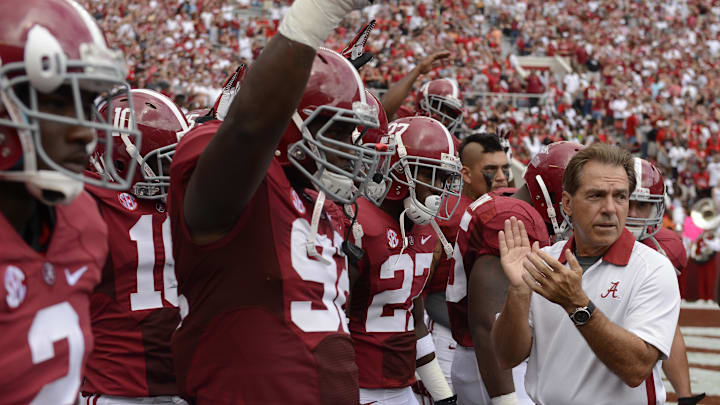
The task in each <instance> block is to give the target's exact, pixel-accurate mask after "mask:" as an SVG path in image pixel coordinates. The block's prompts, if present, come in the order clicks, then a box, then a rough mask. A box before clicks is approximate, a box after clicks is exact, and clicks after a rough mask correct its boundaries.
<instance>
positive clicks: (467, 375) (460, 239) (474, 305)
mask: <svg viewBox="0 0 720 405" xmlns="http://www.w3.org/2000/svg"><path fill="white" fill-rule="evenodd" d="M581 149H582V146H580V145H578V144H575V143H571V142H556V143H553V144H550V145H548V146H547V148H546V149H545V150H543V151H541V152H540V153H538V154H537V155H536V156H535V157H534V158H533V159H532V160H531V161H530V164H529V165H528V168H527V171H526V173H525V182H526V184H525V186H523V187H521V188H520V189H518V190H517V192H516V193H515V194H513V195H512V196H505V195H502V194H501V193H490V194H485V195H483V196H481V197H480V198H478V199H477V200H475V201H474V202H473V203H472V204H470V206H469V207H468V209H467V210H466V212H465V213H464V214H463V217H462V218H461V220H460V225H459V227H460V229H459V231H458V235H457V242H456V246H455V255H454V257H453V258H454V260H455V264H454V267H453V271H452V272H451V274H450V276H449V278H448V285H447V288H446V298H447V301H448V312H449V315H450V325H451V329H452V333H453V338H454V339H455V340H456V341H457V342H458V345H459V346H458V350H457V351H456V353H455V359H454V361H453V366H452V379H453V387H454V388H455V392H456V393H457V394H458V403H461V404H489V403H491V402H492V403H494V404H497V403H517V401H522V402H523V403H525V402H526V401H529V399H527V398H526V396H527V394H525V393H524V389H522V387H523V386H522V380H519V381H518V379H516V381H518V383H517V384H515V383H513V373H511V372H510V371H509V370H503V369H501V368H500V367H499V365H498V363H497V360H496V359H495V355H494V351H493V347H492V342H491V338H490V331H491V328H492V324H493V322H494V320H495V314H497V313H498V312H500V310H501V307H502V304H503V302H504V297H505V293H506V290H507V287H508V280H507V277H506V276H505V274H504V272H503V270H502V268H501V266H500V257H499V256H500V253H499V250H498V249H499V245H498V238H497V234H498V231H500V230H502V229H504V223H505V220H506V219H509V218H511V217H515V218H517V219H518V221H522V222H523V224H524V225H525V228H526V229H527V233H528V237H529V238H530V239H531V240H533V241H538V242H539V243H540V245H541V246H544V245H547V244H548V243H549V242H550V237H549V233H548V229H550V230H551V234H552V235H553V237H556V238H560V237H563V236H564V233H565V232H566V231H567V230H568V229H569V226H568V225H567V222H566V221H565V220H564V219H563V217H562V216H559V215H560V214H558V213H559V211H560V202H561V199H562V174H563V172H564V170H565V166H566V165H567V162H569V161H570V159H571V158H572V156H574V155H575V153H577V152H578V151H579V150H581ZM498 191H499V190H498ZM503 194H504V193H503ZM478 371H479V374H478ZM515 373H516V374H524V371H523V370H521V369H519V370H517V371H515ZM518 377H519V376H518ZM478 380H481V381H482V382H483V383H482V384H478V383H477V382H478ZM516 387H517V390H516ZM516 391H517V394H516V393H515V392H516Z"/></svg>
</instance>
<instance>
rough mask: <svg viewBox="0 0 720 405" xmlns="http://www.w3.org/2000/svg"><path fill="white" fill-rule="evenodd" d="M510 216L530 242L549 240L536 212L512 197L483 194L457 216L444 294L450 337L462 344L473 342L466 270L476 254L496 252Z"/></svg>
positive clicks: (469, 344)
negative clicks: (453, 245)
mask: <svg viewBox="0 0 720 405" xmlns="http://www.w3.org/2000/svg"><path fill="white" fill-rule="evenodd" d="M513 216H514V217H515V218H517V219H518V220H519V221H522V223H523V224H524V225H525V229H527V233H528V238H529V239H530V243H531V244H532V243H533V242H535V241H538V242H540V247H544V246H547V245H548V244H549V243H550V237H549V236H548V231H547V228H546V226H545V222H544V221H543V219H542V217H541V216H540V214H538V212H537V211H535V209H534V208H533V207H532V206H531V205H530V204H528V203H526V202H525V201H522V200H518V199H516V198H512V197H505V196H499V195H494V194H484V195H483V196H482V197H480V198H478V199H477V200H475V201H474V202H473V203H472V204H470V206H469V207H468V209H467V210H466V211H465V213H464V214H463V216H462V219H461V220H460V225H459V227H460V229H459V230H458V235H457V241H456V243H455V254H454V256H453V259H454V266H453V271H452V272H451V273H450V276H449V277H448V284H447V288H446V290H445V295H446V299H447V304H448V315H449V316H450V329H451V330H452V335H453V339H455V341H457V342H458V343H459V344H460V345H462V346H465V347H472V346H473V342H472V334H471V333H470V327H469V326H468V308H467V305H468V302H467V286H468V280H470V272H471V271H472V268H473V265H474V264H475V260H477V259H478V258H479V257H480V256H483V255H492V256H500V248H499V244H498V232H499V231H501V230H503V229H505V220H506V219H510V217H513Z"/></svg>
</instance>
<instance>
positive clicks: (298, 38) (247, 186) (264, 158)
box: [184, 0, 367, 240]
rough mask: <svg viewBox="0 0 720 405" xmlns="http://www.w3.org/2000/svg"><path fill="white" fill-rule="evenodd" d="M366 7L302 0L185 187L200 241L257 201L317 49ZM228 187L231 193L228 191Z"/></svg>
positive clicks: (348, 0) (356, 0) (356, 2)
mask: <svg viewBox="0 0 720 405" xmlns="http://www.w3.org/2000/svg"><path fill="white" fill-rule="evenodd" d="M365 3H367V0H364V1H361V0H297V1H295V3H293V5H292V6H291V8H290V10H288V13H287V14H286V15H285V18H284V19H283V22H282V23H281V25H280V28H279V34H277V35H276V36H275V37H273V38H272V39H271V40H270V41H269V43H268V44H267V46H266V47H265V49H264V50H263V52H262V53H261V54H260V56H259V57H258V59H257V61H256V62H255V63H254V64H253V65H252V66H251V67H250V69H249V71H248V74H247V76H246V77H245V80H244V81H243V83H242V86H241V87H240V90H239V91H238V93H237V95H236V96H235V98H234V100H233V102H232V104H231V105H230V107H229V110H228V113H227V116H226V117H225V120H224V121H223V123H222V125H221V126H220V128H219V129H218V131H217V133H216V134H215V136H214V137H213V139H212V140H211V141H210V143H209V144H208V145H207V147H206V148H205V150H204V151H203V152H202V154H201V156H200V158H199V160H198V162H197V166H196V168H195V170H194V172H193V174H192V176H191V178H190V180H189V182H188V186H187V190H186V193H185V200H184V214H185V221H186V223H187V225H188V227H189V229H190V231H191V232H192V234H193V237H194V238H195V239H210V240H212V239H216V238H218V237H219V236H222V235H223V234H225V233H226V232H228V231H229V230H230V229H231V228H232V226H233V225H234V224H235V223H236V221H237V219H238V217H239V216H240V214H241V213H242V211H243V209H244V208H245V207H246V206H247V204H248V202H249V201H250V199H251V198H252V196H253V195H254V194H255V191H256V190H257V187H258V186H259V185H260V183H261V182H262V180H263V178H264V176H265V173H266V171H267V169H268V167H269V166H270V162H271V161H272V159H273V154H274V152H275V149H276V148H277V146H278V143H279V142H280V139H281V138H282V136H283V134H284V132H285V130H286V128H287V127H288V124H289V122H290V118H291V116H292V114H293V112H294V111H295V109H296V108H297V106H298V104H299V103H300V99H301V98H302V95H303V92H304V90H305V85H306V83H307V80H308V77H309V75H310V70H311V68H312V65H313V60H314V57H315V52H316V49H317V48H318V47H319V46H320V45H321V44H322V42H323V41H324V40H325V39H326V38H327V36H328V35H330V33H331V32H332V31H333V30H334V28H335V26H336V25H337V24H338V23H339V22H340V20H341V19H342V18H343V17H344V16H345V14H346V13H348V12H349V11H351V10H352V9H353V8H355V7H359V6H363V5H365ZM228 180H231V183H230V184H231V186H228Z"/></svg>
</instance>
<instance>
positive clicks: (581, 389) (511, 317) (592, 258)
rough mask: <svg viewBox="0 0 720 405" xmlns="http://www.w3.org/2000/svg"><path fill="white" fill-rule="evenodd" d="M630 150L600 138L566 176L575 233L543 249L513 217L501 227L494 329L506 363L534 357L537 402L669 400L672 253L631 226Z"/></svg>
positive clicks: (529, 380)
mask: <svg viewBox="0 0 720 405" xmlns="http://www.w3.org/2000/svg"><path fill="white" fill-rule="evenodd" d="M634 189H635V170H634V163H633V159H632V157H631V155H630V154H629V153H628V152H627V151H625V150H623V149H620V148H617V147H614V146H609V145H604V144H595V145H593V146H591V147H588V148H586V149H584V150H582V151H580V152H578V153H577V154H576V155H575V156H574V157H573V158H572V160H571V161H570V163H569V164H568V166H567V168H566V169H565V174H564V177H563V190H564V191H563V195H562V202H563V210H564V211H565V213H566V214H567V215H568V216H570V217H571V219H572V224H573V229H574V231H573V236H572V237H571V238H570V239H569V240H567V241H561V242H558V243H556V244H554V245H552V246H549V247H546V248H543V249H539V248H538V246H537V244H535V245H534V246H532V247H531V246H530V245H529V242H528V239H527V233H526V232H525V228H524V226H523V225H522V223H520V222H518V221H517V220H515V219H514V218H513V219H512V220H510V221H506V223H505V231H500V232H499V236H498V237H499V238H500V253H501V263H502V266H503V270H504V271H505V274H506V275H507V276H508V278H509V279H510V287H509V289H508V293H507V296H506V300H505V306H504V307H503V310H502V312H501V313H500V314H499V316H498V319H497V320H496V321H495V324H494V326H493V330H492V338H493V345H494V347H495V353H496V355H497V356H498V359H499V361H500V363H501V365H502V366H504V367H507V368H510V367H513V366H515V365H517V364H519V363H520V362H521V361H523V360H524V359H525V358H528V366H527V374H526V376H525V388H526V389H527V393H528V394H529V395H530V398H532V400H533V401H534V402H535V403H537V404H541V405H563V404H568V405H570V404H572V405H578V404H592V405H604V404H607V405H610V404H612V405H617V404H622V405H635V404H637V405H641V404H643V405H645V404H652V405H654V404H663V403H664V402H665V389H664V387H663V383H662V380H661V378H660V360H663V359H665V358H667V356H668V355H669V354H670V346H671V344H672V340H673V334H674V332H675V326H676V324H677V320H678V315H679V312H680V296H679V293H678V286H677V278H676V276H675V271H674V270H673V266H672V264H671V263H670V261H669V260H668V259H667V258H666V257H665V256H663V255H662V254H660V253H658V252H656V251H655V250H653V249H651V248H649V247H647V246H645V245H643V244H642V243H636V242H635V238H634V237H633V235H632V234H631V233H630V232H629V231H627V230H626V229H625V219H626V217H627V213H628V208H629V197H630V191H631V190H634Z"/></svg>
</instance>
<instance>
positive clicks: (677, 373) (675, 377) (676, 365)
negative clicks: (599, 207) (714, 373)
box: [625, 158, 704, 404]
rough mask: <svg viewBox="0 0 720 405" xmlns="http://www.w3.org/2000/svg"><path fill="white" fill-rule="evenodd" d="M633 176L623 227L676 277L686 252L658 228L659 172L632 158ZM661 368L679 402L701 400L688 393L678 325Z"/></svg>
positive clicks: (662, 184) (661, 204)
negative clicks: (659, 255)
mask: <svg viewBox="0 0 720 405" xmlns="http://www.w3.org/2000/svg"><path fill="white" fill-rule="evenodd" d="M635 174H636V177H637V179H638V181H637V185H636V186H635V191H633V193H632V194H631V195H630V209H629V210H628V217H627V220H626V222H625V227H626V228H628V230H630V232H632V233H633V235H635V238H636V239H637V240H638V241H640V242H642V243H644V244H646V245H648V246H650V247H651V248H653V249H655V250H657V251H658V252H660V253H662V254H664V255H665V256H667V258H668V259H670V261H671V262H672V264H673V266H675V270H676V271H677V272H678V274H680V273H682V271H683V270H685V266H686V265H687V253H686V251H685V246H684V245H683V242H682V238H680V236H678V234H676V233H675V232H673V231H672V230H670V229H667V228H662V220H663V215H664V213H665V182H664V180H663V176H662V173H660V170H658V169H657V168H656V167H655V166H654V165H653V164H652V163H650V162H648V161H647V160H645V159H640V158H635ZM662 369H663V372H664V373H665V375H666V376H667V377H668V380H669V381H670V384H671V385H672V387H673V389H674V390H675V393H676V394H677V396H678V400H679V401H680V403H684V404H694V403H697V401H699V400H700V399H702V398H703V397H704V395H703V394H700V395H698V396H695V397H693V395H692V391H691V390H690V369H689V366H688V359H687V353H686V351H685V339H684V338H683V335H682V333H681V332H680V325H678V326H677V327H676V328H675V337H674V338H673V343H672V347H671V348H670V357H669V358H668V359H667V360H665V361H663V364H662Z"/></svg>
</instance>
